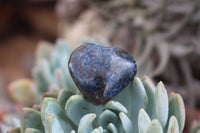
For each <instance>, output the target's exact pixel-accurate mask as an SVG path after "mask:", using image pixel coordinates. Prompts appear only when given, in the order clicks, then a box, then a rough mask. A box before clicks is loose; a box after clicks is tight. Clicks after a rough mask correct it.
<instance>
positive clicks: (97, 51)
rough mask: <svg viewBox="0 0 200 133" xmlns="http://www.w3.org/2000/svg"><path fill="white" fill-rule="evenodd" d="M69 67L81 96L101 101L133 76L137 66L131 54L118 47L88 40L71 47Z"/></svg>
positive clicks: (122, 86) (103, 102)
mask: <svg viewBox="0 0 200 133" xmlns="http://www.w3.org/2000/svg"><path fill="white" fill-rule="evenodd" d="M69 71H70V73H71V76H72V78H73V80H74V82H75V83H76V85H77V87H78V88H79V90H80V91H81V92H82V94H83V95H84V97H85V98H86V99H87V100H88V101H90V102H91V103H93V104H95V105H101V104H105V103H106V102H108V101H109V100H111V99H112V98H113V97H114V96H116V95H117V94H118V93H119V92H120V91H122V90H123V89H124V88H125V87H126V86H127V85H128V84H129V83H130V82H131V81H132V80H133V78H134V76H135V74H136V72H137V66H136V62H135V60H134V59H133V57H131V55H129V54H128V53H127V52H125V51H124V50H122V49H120V48H117V47H101V46H98V45H95V44H91V43H89V44H84V45H82V46H80V47H78V48H77V49H75V50H74V52H73V53H72V55H71V57H70V60H69Z"/></svg>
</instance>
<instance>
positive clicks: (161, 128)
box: [21, 77, 185, 133]
mask: <svg viewBox="0 0 200 133" xmlns="http://www.w3.org/2000/svg"><path fill="white" fill-rule="evenodd" d="M152 87H154V85H153V83H152V82H151V80H150V79H149V78H147V77H144V78H143V79H142V80H141V79H140V78H137V77H136V78H135V79H134V80H133V82H132V83H130V85H129V86H128V87H127V88H125V90H124V91H123V92H122V93H120V94H119V95H118V96H117V97H116V99H117V100H118V101H115V100H116V99H113V100H111V101H109V102H108V103H107V104H105V105H102V106H95V105H93V104H91V103H89V102H88V101H87V100H85V99H84V97H83V96H82V95H80V94H73V93H72V92H70V91H69V90H66V89H63V90H62V91H60V93H59V95H58V97H57V99H56V98H55V97H54V96H53V95H48V96H49V97H48V96H47V97H44V98H43V100H42V103H41V112H39V111H37V110H34V109H31V108H24V109H23V112H22V119H21V133H26V132H27V133H29V132H45V133H70V132H71V133H76V132H77V133H90V132H91V133H152V132H153V133H165V132H166V133H178V132H180V133H181V132H182V131H183V127H184V123H185V108H184V104H183V100H182V98H181V97H180V95H178V94H175V93H172V94H171V95H170V96H169V99H168V95H167V92H166V89H165V86H164V85H163V83H162V82H159V83H158V85H157V86H156V87H155V88H152ZM126 91H128V92H130V95H128V96H127V95H126V94H127V93H126ZM44 95H45V94H44ZM150 96H151V97H150ZM120 97H122V99H120ZM124 98H125V99H124ZM126 99H129V100H126ZM150 100H153V101H150ZM121 103H124V105H123V104H121ZM150 104H151V106H150ZM152 104H153V105H152ZM125 105H126V106H125Z"/></svg>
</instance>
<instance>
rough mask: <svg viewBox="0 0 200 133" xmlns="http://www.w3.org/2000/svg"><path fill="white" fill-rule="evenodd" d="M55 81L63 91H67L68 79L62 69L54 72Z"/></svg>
mask: <svg viewBox="0 0 200 133" xmlns="http://www.w3.org/2000/svg"><path fill="white" fill-rule="evenodd" d="M54 80H55V82H56V84H57V85H58V86H59V88H61V89H67V85H66V78H65V75H64V74H63V71H62V69H61V68H56V69H55V71H54Z"/></svg>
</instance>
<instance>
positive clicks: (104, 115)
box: [97, 110, 118, 128]
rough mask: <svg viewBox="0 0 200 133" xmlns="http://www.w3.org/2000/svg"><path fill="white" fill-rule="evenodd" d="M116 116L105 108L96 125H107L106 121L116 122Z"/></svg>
mask: <svg viewBox="0 0 200 133" xmlns="http://www.w3.org/2000/svg"><path fill="white" fill-rule="evenodd" d="M117 121H118V116H117V115H116V114H115V113H113V112H112V111H110V110H105V111H104V112H103V113H102V114H101V115H100V116H99V117H98V119H97V124H98V126H102V127H103V128H106V127H107V124H108V123H114V124H117Z"/></svg>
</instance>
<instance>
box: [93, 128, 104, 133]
mask: <svg viewBox="0 0 200 133" xmlns="http://www.w3.org/2000/svg"><path fill="white" fill-rule="evenodd" d="M91 133H103V128H102V127H98V128H95V129H94V130H92V132H91Z"/></svg>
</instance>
